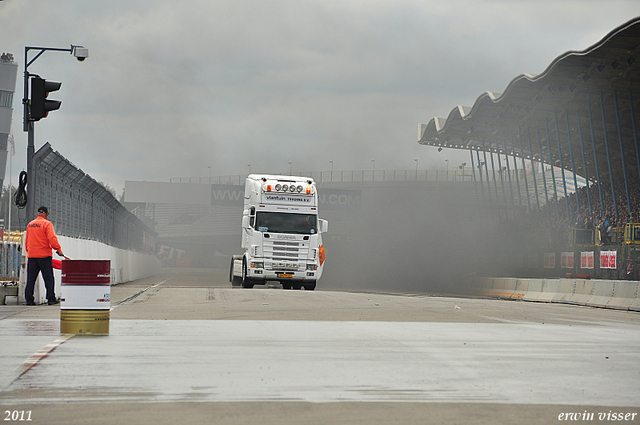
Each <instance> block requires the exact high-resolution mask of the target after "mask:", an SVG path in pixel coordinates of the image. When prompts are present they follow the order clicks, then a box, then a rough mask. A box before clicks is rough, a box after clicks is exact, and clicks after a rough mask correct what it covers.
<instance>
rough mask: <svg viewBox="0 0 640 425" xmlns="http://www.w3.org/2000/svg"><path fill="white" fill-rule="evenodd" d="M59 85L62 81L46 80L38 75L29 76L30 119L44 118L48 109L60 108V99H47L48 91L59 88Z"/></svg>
mask: <svg viewBox="0 0 640 425" xmlns="http://www.w3.org/2000/svg"><path fill="white" fill-rule="evenodd" d="M60 86H62V83H56V82H54V81H47V80H44V79H42V78H40V77H38V76H35V77H33V78H31V102H30V109H31V114H30V117H31V121H39V120H40V119H42V118H46V116H47V115H48V114H49V111H55V110H57V109H60V105H61V104H62V102H61V101H59V100H49V99H47V97H48V96H49V93H50V92H52V91H57V90H60Z"/></svg>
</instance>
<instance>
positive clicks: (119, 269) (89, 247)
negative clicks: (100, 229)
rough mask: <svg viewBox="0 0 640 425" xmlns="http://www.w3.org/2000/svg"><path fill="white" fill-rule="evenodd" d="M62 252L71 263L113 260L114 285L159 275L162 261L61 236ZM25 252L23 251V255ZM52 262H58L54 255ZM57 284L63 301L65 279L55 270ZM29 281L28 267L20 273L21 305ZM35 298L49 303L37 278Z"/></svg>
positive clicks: (22, 268) (57, 293)
mask: <svg viewBox="0 0 640 425" xmlns="http://www.w3.org/2000/svg"><path fill="white" fill-rule="evenodd" d="M58 240H59V241H60V246H61V247H62V252H64V255H66V256H67V257H68V258H70V259H72V260H110V261H111V284H112V285H117V284H118V283H125V282H131V281H134V280H137V279H142V278H145V277H149V276H154V275H156V274H158V273H160V268H161V264H160V260H159V259H158V257H157V256H155V255H150V254H143V253H140V252H134V251H125V250H123V249H118V248H114V247H112V246H108V245H105V244H103V243H100V242H96V241H90V240H86V239H74V238H69V237H66V236H58ZM22 252H24V249H23V251H22ZM53 258H54V259H55V258H59V257H58V256H57V255H56V254H55V252H54V254H53ZM54 277H55V283H56V289H55V291H56V296H57V297H60V294H61V290H60V282H61V281H62V276H61V272H60V270H56V269H54ZM26 281H27V272H26V266H24V265H23V266H21V270H20V294H19V299H20V302H22V303H24V302H25V298H24V288H25V285H26ZM34 297H35V299H36V303H37V304H42V303H46V302H47V298H46V297H47V294H46V289H45V286H44V281H43V280H42V278H41V277H38V281H37V282H36V288H35V290H34Z"/></svg>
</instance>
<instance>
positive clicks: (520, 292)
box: [511, 279, 529, 300]
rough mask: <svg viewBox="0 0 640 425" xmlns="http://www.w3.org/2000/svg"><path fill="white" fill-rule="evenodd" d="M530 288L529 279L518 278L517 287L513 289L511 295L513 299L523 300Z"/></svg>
mask: <svg viewBox="0 0 640 425" xmlns="http://www.w3.org/2000/svg"><path fill="white" fill-rule="evenodd" d="M528 290H529V279H517V280H516V289H515V290H514V291H513V294H512V295H511V299H512V300H521V299H522V298H523V297H524V294H526V293H527V291H528Z"/></svg>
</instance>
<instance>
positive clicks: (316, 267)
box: [307, 264, 318, 270]
mask: <svg viewBox="0 0 640 425" xmlns="http://www.w3.org/2000/svg"><path fill="white" fill-rule="evenodd" d="M307 270H318V265H317V264H307Z"/></svg>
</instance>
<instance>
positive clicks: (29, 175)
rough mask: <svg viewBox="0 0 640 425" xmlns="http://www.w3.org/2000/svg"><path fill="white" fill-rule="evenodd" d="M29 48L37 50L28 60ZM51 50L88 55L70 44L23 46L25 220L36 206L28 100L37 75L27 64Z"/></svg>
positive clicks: (31, 131)
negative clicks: (25, 140) (64, 46)
mask: <svg viewBox="0 0 640 425" xmlns="http://www.w3.org/2000/svg"><path fill="white" fill-rule="evenodd" d="M29 50H39V51H40V52H39V53H38V54H36V55H35V56H34V57H33V59H31V60H29ZM47 50H53V51H57V52H69V53H71V54H72V55H73V56H74V57H75V58H76V59H78V61H80V62H82V61H84V60H85V59H86V58H88V57H89V49H87V48H85V47H83V46H74V45H73V44H72V45H71V47H70V48H68V49H63V48H58V47H31V46H25V48H24V96H23V97H22V104H23V105H24V107H23V122H22V124H23V125H22V127H23V131H26V132H27V133H28V135H27V181H28V183H27V187H28V194H27V222H29V221H31V220H33V219H34V218H35V217H36V206H35V202H34V199H33V198H34V197H35V195H36V176H35V174H36V173H35V168H34V164H33V156H34V155H35V152H36V147H35V135H34V125H33V123H34V121H33V120H32V119H31V104H30V101H29V77H37V75H35V74H30V73H29V65H31V64H32V63H34V62H35V61H36V59H38V58H39V57H40V56H41V55H42V54H43V53H44V52H45V51H47Z"/></svg>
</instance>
